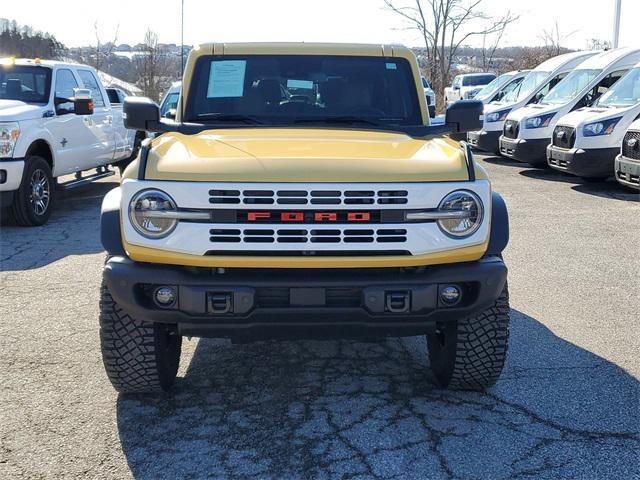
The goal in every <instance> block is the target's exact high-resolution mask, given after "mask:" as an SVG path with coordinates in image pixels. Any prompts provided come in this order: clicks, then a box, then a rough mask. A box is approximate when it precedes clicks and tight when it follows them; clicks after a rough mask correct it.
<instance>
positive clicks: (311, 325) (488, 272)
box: [104, 256, 507, 337]
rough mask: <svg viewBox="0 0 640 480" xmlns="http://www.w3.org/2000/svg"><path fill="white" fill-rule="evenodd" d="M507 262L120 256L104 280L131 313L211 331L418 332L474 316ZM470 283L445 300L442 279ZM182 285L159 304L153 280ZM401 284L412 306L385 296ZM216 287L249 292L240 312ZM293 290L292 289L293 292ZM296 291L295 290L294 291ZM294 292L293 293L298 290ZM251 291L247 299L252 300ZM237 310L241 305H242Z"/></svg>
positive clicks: (502, 278)
mask: <svg viewBox="0 0 640 480" xmlns="http://www.w3.org/2000/svg"><path fill="white" fill-rule="evenodd" d="M506 279H507V268H506V266H505V264H504V263H503V261H502V260H501V259H500V258H499V257H497V256H492V257H486V258H483V259H481V260H479V261H477V262H471V263H459V264H451V265H438V266H431V267H425V268H417V269H397V268H389V269H345V270H340V269H338V270H333V269H332V270H314V271H313V272H310V271H308V270H304V269H290V270H289V269H283V270H278V271H277V272H275V273H274V271H273V270H263V269H229V270H227V271H226V273H224V274H220V273H213V272H212V269H194V268H186V267H176V266H170V265H154V264H142V263H136V262H133V261H131V260H130V259H128V258H125V257H112V258H111V259H109V260H108V261H107V263H106V265H105V268H104V280H105V283H106V285H107V286H108V288H109V291H110V292H111V295H112V296H113V298H114V300H115V301H116V302H117V303H118V304H119V305H120V306H121V307H122V308H123V309H124V310H125V311H127V312H128V313H130V314H132V315H134V316H135V317H136V318H138V319H140V320H144V321H149V322H159V323H172V324H177V325H178V328H179V329H180V331H181V332H182V333H183V334H187V333H188V334H191V335H194V336H211V337H235V336H237V335H251V334H252V333H253V332H254V331H259V332H264V331H267V332H271V334H273V335H275V336H280V334H282V333H285V332H284V331H286V330H291V331H293V330H300V329H302V330H305V329H306V330H309V331H311V330H314V329H316V330H317V329H320V330H325V331H326V330H331V331H333V333H337V334H338V335H340V331H341V330H343V329H345V330H349V329H355V330H358V331H361V332H363V331H366V332H367V333H371V332H377V333H382V334H384V335H415V334H419V333H427V332H428V331H433V329H434V328H435V326H436V325H437V323H438V322H446V321H453V320H457V319H459V318H464V317H468V316H472V315H474V314H476V313H479V312H481V311H482V310H485V309H486V308H488V307H489V306H490V305H491V304H492V303H493V302H494V301H495V300H496V299H497V298H498V296H499V295H500V293H501V292H502V289H503V287H504V285H505V282H506ZM452 283H453V284H460V285H462V286H463V287H464V289H466V290H464V292H466V293H464V294H463V299H464V300H463V301H461V303H460V306H455V307H444V306H443V305H441V304H440V302H439V300H438V294H437V292H438V289H439V288H440V286H442V285H448V284H452ZM149 285H153V286H157V285H169V286H174V287H176V288H177V291H178V300H177V303H176V308H175V309H162V308H159V307H156V306H154V304H153V302H152V300H151V298H150V295H147V294H145V293H144V292H148V291H151V289H149V288H148V287H147V290H145V286H149ZM274 288H276V289H281V290H282V289H285V291H290V289H292V288H294V289H326V290H327V291H329V290H330V289H332V290H335V289H357V290H358V291H359V292H361V293H360V294H359V295H360V297H359V299H356V300H358V301H357V303H356V304H353V303H349V304H348V305H347V304H344V305H343V306H340V307H332V305H331V304H325V305H317V306H313V305H304V306H291V305H289V306H287V307H282V305H280V304H277V305H278V306H277V307H275V308H271V307H269V306H266V307H265V306H263V305H265V304H264V303H260V302H259V301H258V294H259V292H260V291H261V289H274ZM393 292H411V301H410V305H411V306H410V308H409V309H408V310H406V311H404V312H401V313H390V312H386V311H385V310H384V305H383V303H384V301H385V300H384V297H385V295H387V294H388V293H393ZM212 294H216V295H219V294H229V295H231V297H232V298H233V299H236V298H242V302H243V304H242V306H241V307H240V306H238V308H237V309H236V310H237V311H239V312H240V313H226V314H222V315H218V314H215V313H213V312H211V311H207V310H208V308H209V307H208V303H207V299H208V298H209V295H212ZM285 295H286V294H285ZM286 298H289V297H286ZM292 298H293V297H292ZM245 299H246V300H245ZM236 310H234V312H235V311H236Z"/></svg>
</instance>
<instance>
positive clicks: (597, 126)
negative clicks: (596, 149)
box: [582, 117, 622, 137]
mask: <svg viewBox="0 0 640 480" xmlns="http://www.w3.org/2000/svg"><path fill="white" fill-rule="evenodd" d="M621 119H622V117H616V118H610V119H609V120H605V121H603V122H595V123H587V124H586V125H585V126H584V127H582V135H583V136H585V137H598V136H600V135H611V133H613V130H614V129H615V128H616V125H617V124H618V122H619V121H620V120H621Z"/></svg>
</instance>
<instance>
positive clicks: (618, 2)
mask: <svg viewBox="0 0 640 480" xmlns="http://www.w3.org/2000/svg"><path fill="white" fill-rule="evenodd" d="M613 1H614V2H615V11H614V14H613V48H618V42H619V41H620V10H621V9H622V0H613Z"/></svg>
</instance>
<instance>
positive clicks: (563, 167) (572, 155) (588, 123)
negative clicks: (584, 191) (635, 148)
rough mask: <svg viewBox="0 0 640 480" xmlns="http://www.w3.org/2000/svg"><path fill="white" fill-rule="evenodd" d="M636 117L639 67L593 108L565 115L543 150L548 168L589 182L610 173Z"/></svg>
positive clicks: (639, 111)
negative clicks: (549, 142)
mask: <svg viewBox="0 0 640 480" xmlns="http://www.w3.org/2000/svg"><path fill="white" fill-rule="evenodd" d="M639 116H640V64H637V65H636V66H635V67H634V68H633V69H631V70H630V71H629V72H628V73H627V74H626V75H625V76H624V77H622V78H621V79H620V80H619V81H618V82H617V83H616V84H615V85H614V86H613V87H611V88H610V89H609V91H607V93H605V94H604V95H602V96H601V97H600V98H599V99H598V100H596V102H595V103H594V104H593V107H585V108H580V109H579V110H576V111H575V112H571V113H569V114H568V115H565V116H564V117H562V118H561V119H560V120H558V124H557V125H556V128H555V129H554V130H553V136H552V138H551V144H550V145H549V146H548V147H547V162H548V163H549V166H550V167H551V168H555V169H556V170H560V171H563V172H567V173H571V174H573V175H578V176H580V177H583V178H585V179H589V180H602V179H605V178H607V177H609V176H611V175H613V173H614V168H613V166H614V160H615V158H616V156H617V155H618V153H620V144H621V142H622V139H623V138H624V136H625V133H626V132H627V129H628V128H629V126H630V125H631V123H632V122H633V121H634V120H636V119H637V118H638V117H639Z"/></svg>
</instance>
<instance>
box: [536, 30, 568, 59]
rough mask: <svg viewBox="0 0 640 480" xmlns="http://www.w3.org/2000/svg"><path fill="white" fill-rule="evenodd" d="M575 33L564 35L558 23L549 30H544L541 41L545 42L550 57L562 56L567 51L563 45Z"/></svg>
mask: <svg viewBox="0 0 640 480" xmlns="http://www.w3.org/2000/svg"><path fill="white" fill-rule="evenodd" d="M574 33H576V32H575V30H574V31H573V32H570V33H567V34H562V33H561V32H560V26H559V25H558V22H557V21H556V22H555V24H554V26H553V27H552V28H550V29H549V30H543V31H542V35H540V37H539V38H540V40H542V41H543V42H544V47H543V48H544V49H545V50H546V52H547V54H548V55H549V57H553V56H556V55H560V54H561V53H562V52H563V51H564V50H566V49H565V48H564V47H563V46H562V44H563V43H564V42H565V41H566V40H567V39H568V38H569V37H571V35H573V34H574Z"/></svg>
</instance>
